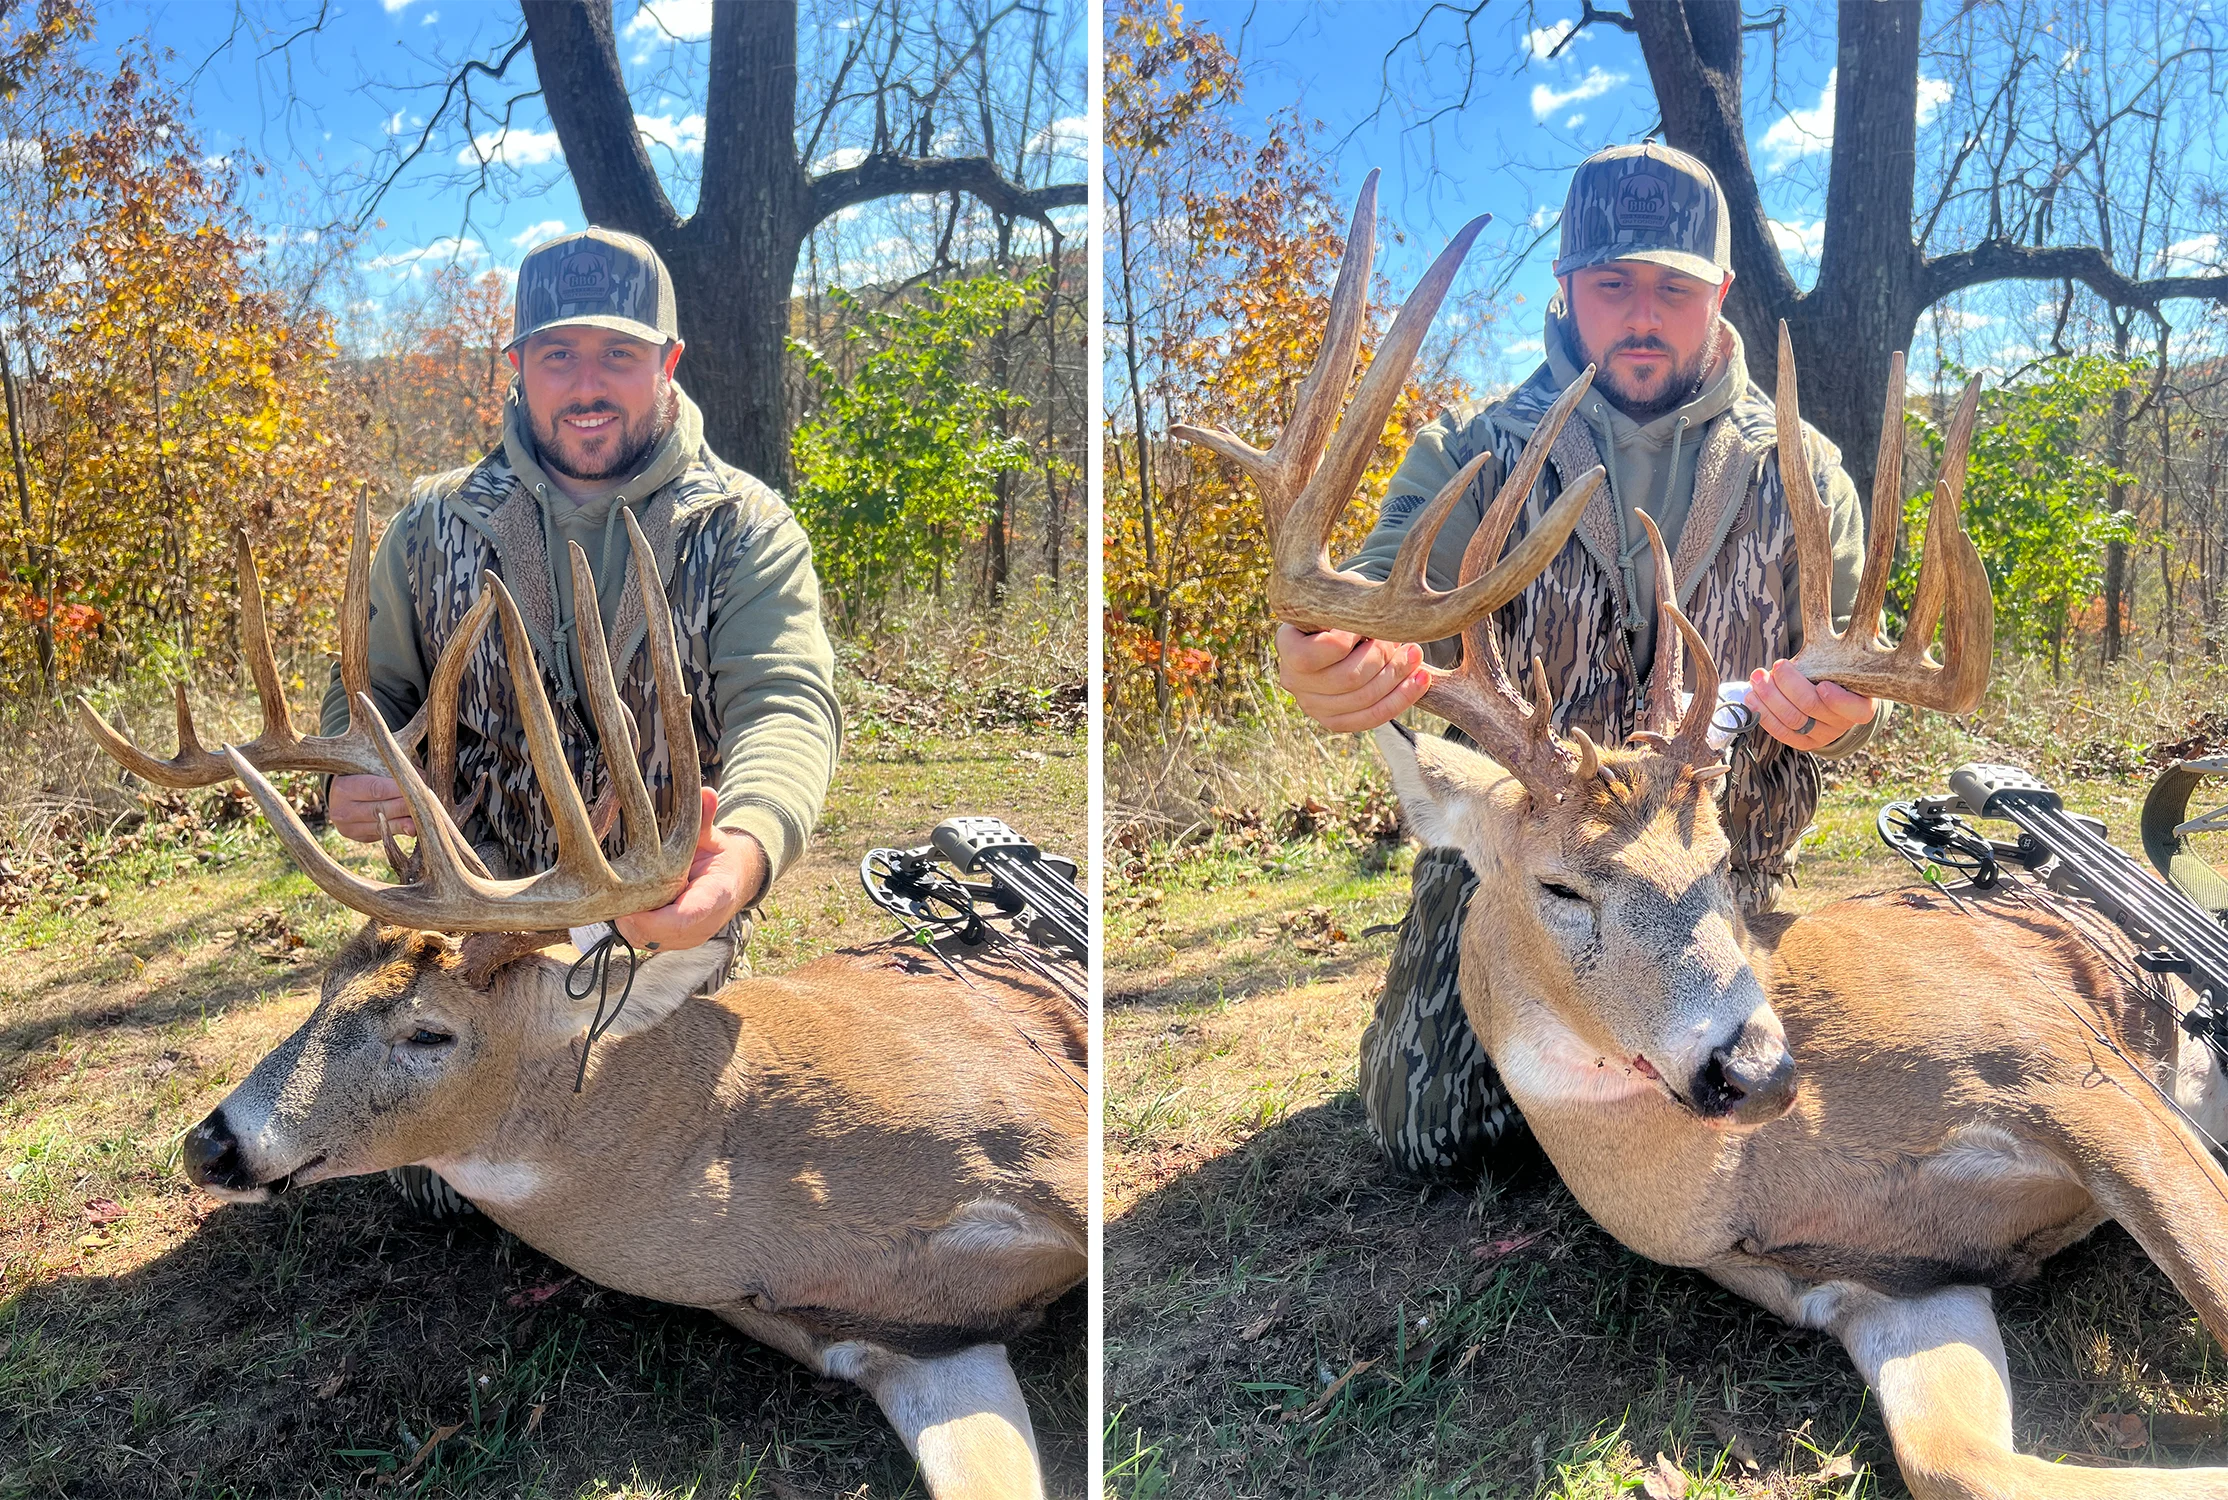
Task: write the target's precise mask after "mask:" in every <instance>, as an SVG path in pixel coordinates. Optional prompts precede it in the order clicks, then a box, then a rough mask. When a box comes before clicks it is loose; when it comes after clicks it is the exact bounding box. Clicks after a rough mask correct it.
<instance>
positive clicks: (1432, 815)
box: [1372, 722, 1508, 864]
mask: <svg viewBox="0 0 2228 1500" xmlns="http://www.w3.org/2000/svg"><path fill="white" fill-rule="evenodd" d="M1372 738H1374V739H1375V740H1376V741H1377V750H1378V753H1379V754H1381V755H1383V756H1384V757H1385V766H1386V768H1387V769H1388V770H1390V771H1391V772H1392V783H1393V791H1394V792H1395V793H1396V794H1398V796H1399V797H1400V816H1401V818H1402V820H1403V821H1404V822H1405V823H1406V824H1407V826H1408V831H1409V832H1410V833H1412V834H1414V835H1415V836H1416V838H1417V839H1418V840H1419V841H1421V842H1422V844H1423V845H1424V847H1426V848H1428V849H1457V850H1460V851H1461V852H1462V853H1464V854H1466V855H1468V856H1469V857H1470V861H1471V863H1472V864H1476V863H1477V861H1478V858H1479V855H1480V854H1481V852H1482V850H1481V849H1480V848H1479V845H1480V843H1481V840H1480V837H1479V834H1480V823H1479V820H1478V817H1477V814H1478V813H1480V812H1483V811H1484V810H1485V806H1486V800H1487V795H1488V791H1489V789H1490V788H1491V787H1493V786H1494V785H1495V784H1496V783H1498V782H1502V781H1506V780H1507V779H1508V772H1506V771H1504V770H1502V769H1501V767H1500V766H1499V765H1497V764H1496V763H1495V762H1493V761H1492V760H1491V759H1489V758H1488V757H1486V756H1483V755H1480V754H1479V753H1478V752H1477V751H1475V750H1472V749H1470V748H1469V747H1468V746H1466V745H1461V744H1458V743H1456V742H1455V741H1453V740H1450V739H1443V738H1441V737H1439V736H1437V735H1430V736H1425V735H1419V734H1417V733H1416V732H1415V731H1414V730H1412V729H1410V728H1408V727H1407V726H1406V725H1404V724H1400V723H1397V722H1396V723H1392V724H1385V725H1381V726H1379V727H1378V728H1377V729H1376V730H1374V731H1372Z"/></svg>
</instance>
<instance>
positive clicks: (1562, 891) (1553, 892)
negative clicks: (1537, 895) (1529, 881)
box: [1539, 880, 1586, 901]
mask: <svg viewBox="0 0 2228 1500" xmlns="http://www.w3.org/2000/svg"><path fill="white" fill-rule="evenodd" d="M1539 888H1540V889H1541V890H1543V891H1545V892H1547V894H1548V895H1550V896H1553V897H1554V898H1555V899H1556V900H1558V901H1583V900H1585V899H1586V898H1585V897H1584V896H1581V895H1580V894H1578V892H1576V891H1574V890H1572V889H1571V888H1570V887H1569V886H1567V885H1557V884H1556V883H1555V882H1554V881H1552V880H1543V881H1541V882H1540V883H1539Z"/></svg>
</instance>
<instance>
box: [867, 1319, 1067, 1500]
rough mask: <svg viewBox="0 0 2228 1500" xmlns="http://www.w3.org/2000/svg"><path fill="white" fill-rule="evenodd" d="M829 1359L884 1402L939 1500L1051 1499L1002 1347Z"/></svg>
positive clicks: (869, 1349) (870, 1348) (884, 1408)
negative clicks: (930, 1355)
mask: <svg viewBox="0 0 2228 1500" xmlns="http://www.w3.org/2000/svg"><path fill="white" fill-rule="evenodd" d="M823 1362H824V1365H825V1367H826V1369H827V1371H828V1373H829V1374H831V1375H837V1376H841V1377H843V1378H845V1379H848V1380H855V1381H857V1382H858V1383H859V1384H860V1385H862V1386H864V1387H865V1388H866V1390H867V1393H868V1394H869V1395H871V1396H873V1397H874V1399H875V1401H876V1402H878V1403H879V1404H880V1405H881V1408H882V1411H883V1413H884V1414H885V1415H886V1416H888V1417H889V1419H890V1425H891V1426H893V1427H895V1428H896V1429H897V1435H898V1436H899V1437H900V1438H902V1439H904V1442H905V1447H906V1449H907V1451H909V1452H910V1453H911V1454H912V1455H913V1457H914V1458H915V1459H917V1460H919V1462H920V1466H921V1478H922V1480H923V1481H924V1482H926V1484H927V1485H928V1492H929V1494H931V1495H933V1496H934V1497H935V1500H1044V1480H1043V1477H1042V1475H1041V1474H1040V1473H1039V1470H1038V1460H1037V1438H1036V1434H1035V1432H1034V1431H1032V1430H1031V1428H1030V1426H1029V1408H1028V1406H1027V1405H1026V1404H1025V1403H1024V1402H1023V1401H1022V1399H1021V1385H1020V1383H1019V1382H1018V1381H1016V1380H1015V1379H1014V1375H1013V1366H1012V1365H1010V1364H1008V1363H1007V1361H1006V1349H1005V1346H1004V1345H1003V1344H977V1345H975V1346H974V1347H973V1348H971V1349H962V1350H960V1351H959V1352H958V1353H957V1354H945V1355H940V1356H937V1357H935V1358H930V1359H920V1358H915V1357H913V1356H911V1355H906V1354H897V1353H893V1352H891V1351H889V1350H886V1349H877V1348H875V1347H874V1346H873V1345H870V1344H862V1343H846V1344H837V1345H835V1346H833V1347H831V1348H830V1349H829V1350H828V1351H827V1353H826V1355H825V1356H824V1357H823Z"/></svg>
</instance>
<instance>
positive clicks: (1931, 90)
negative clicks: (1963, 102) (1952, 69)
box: [1919, 76, 1957, 126]
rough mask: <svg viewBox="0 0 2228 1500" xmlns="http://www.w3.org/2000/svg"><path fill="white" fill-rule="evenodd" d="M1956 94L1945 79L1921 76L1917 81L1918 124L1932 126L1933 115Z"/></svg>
mask: <svg viewBox="0 0 2228 1500" xmlns="http://www.w3.org/2000/svg"><path fill="white" fill-rule="evenodd" d="M1956 92H1957V90H1956V89H1955V88H1953V87H1951V86H1950V81H1949V80H1948V79H1947V78H1927V77H1923V76H1922V77H1921V78H1920V79H1919V124H1920V125H1922V126H1924V125H1930V124H1932V123H1933V121H1934V117H1935V115H1937V114H1939V113H1940V112H1941V109H1942V106H1943V105H1945V104H1947V103H1949V102H1950V98H1951V96H1952V95H1954V94H1956Z"/></svg>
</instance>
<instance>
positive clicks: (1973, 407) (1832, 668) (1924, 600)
mask: <svg viewBox="0 0 2228 1500" xmlns="http://www.w3.org/2000/svg"><path fill="white" fill-rule="evenodd" d="M1785 339H1786V335H1785V330H1784V328H1782V331H1781V349H1782V361H1781V366H1780V382H1781V384H1780V389H1781V392H1782V393H1783V395H1784V394H1786V393H1789V392H1790V391H1791V389H1792V384H1791V382H1792V379H1793V377H1792V375H1791V374H1790V367H1789V364H1788V363H1787V361H1786V358H1785V353H1784V351H1785V348H1786V342H1785ZM1891 380H1892V381H1893V384H1894V387H1895V389H1894V390H1893V391H1891V392H1890V393H1889V398H1888V413H1889V417H1890V420H1891V423H1892V424H1894V425H1898V426H1899V425H1900V416H1901V400H1900V392H1901V389H1902V362H1901V361H1900V359H1899V360H1897V361H1896V362H1895V364H1894V366H1893V372H1892V374H1891ZM1979 414H1980V381H1979V380H1978V379H1975V380H1973V381H1971V382H1969V383H1968V384H1967V385H1966V387H1965V390H1964V392H1963V394H1962V395H1961V396H1960V397H1959V398H1958V403H1957V410H1956V413H1955V415H1953V416H1952V418H1951V419H1950V425H1949V431H1948V433H1947V434H1946V437H1945V440H1944V445H1943V452H1942V470H1941V475H1940V477H1939V478H1938V479H1937V480H1936V482H1935V486H1934V505H1933V509H1932V512H1931V513H1930V515H1929V516H1928V518H1927V527H1926V555H1925V559H1924V561H1923V562H1922V563H1921V564H1920V567H1919V580H1918V588H1917V590H1916V591H1915V593H1914V595H1913V597H1912V600H1911V607H1910V610H1909V612H1908V614H1907V616H1906V619H1905V623H1904V630H1903V639H1902V640H1901V641H1900V642H1899V643H1898V644H1897V645H1896V647H1895V648H1894V649H1893V650H1892V651H1889V650H1883V649H1881V648H1880V647H1879V646H1878V645H1877V644H1876V640H1877V636H1878V633H1879V610H1880V601H1881V599H1882V598H1883V596H1884V595H1885V592H1886V588H1887V583H1886V575H1887V565H1888V562H1889V560H1890V558H1891V556H1892V553H1893V550H1894V543H1895V536H1894V532H1895V531H1896V530H1898V529H1900V523H1901V515H1900V512H1901V508H1902V507H1901V502H1900V500H1899V499H1898V498H1897V493H1898V491H1899V490H1900V488H1901V486H1900V482H1899V481H1898V480H1897V479H1896V478H1895V476H1894V474H1893V472H1892V471H1891V470H1890V467H1889V456H1890V453H1891V444H1890V441H1889V439H1888V438H1887V436H1886V435H1885V434H1883V436H1882V440H1881V445H1880V451H1881V455H1882V459H1881V473H1880V475H1879V477H1878V478H1877V480H1876V481H1875V484H1874V490H1873V517H1872V535H1871V539H1870V545H1869V547H1868V549H1867V558H1866V563H1865V576H1864V580H1863V582H1862V583H1861V584H1859V586H1858V590H1857V598H1856V600H1855V602H1854V606H1853V608H1852V610H1851V613H1850V619H1849V628H1848V629H1847V630H1846V631H1844V632H1840V633H1836V632H1835V631H1834V630H1833V629H1832V628H1831V624H1830V610H1831V604H1830V601H1829V599H1828V597H1827V590H1828V589H1829V588H1830V587H1831V584H1830V582H1829V581H1827V577H1826V575H1827V572H1828V568H1829V566H1830V559H1829V558H1828V556H1827V543H1826V540H1825V536H1824V532H1825V529H1826V519H1825V513H1824V507H1823V505H1816V506H1811V507H1808V508H1807V509H1808V514H1809V516H1810V522H1809V523H1808V524H1810V525H1812V526H1813V527H1815V530H1816V533H1817V534H1816V537H1815V539H1814V540H1812V539H1809V538H1808V537H1807V535H1806V532H1805V529H1804V528H1805V524H1806V523H1805V521H1804V519H1803V517H1804V514H1805V511H1806V507H1805V505H1804V504H1803V502H1802V499H1801V498H1800V496H1798V493H1797V478H1796V475H1795V473H1794V471H1793V470H1792V469H1790V468H1789V467H1788V466H1787V464H1786V462H1785V460H1784V459H1782V461H1781V465H1780V469H1781V474H1782V476H1783V477H1784V479H1785V481H1786V487H1787V492H1788V507H1789V511H1790V513H1791V515H1792V516H1793V517H1794V519H1795V534H1796V546H1797V549H1798V552H1799V554H1800V563H1801V567H1802V589H1803V619H1804V640H1803V648H1802V650H1801V651H1800V652H1798V653H1797V654H1796V656H1795V667H1796V669H1797V670H1799V671H1801V672H1802V673H1803V674H1804V675H1805V676H1807V677H1809V678H1810V679H1811V680H1812V681H1814V682H1816V681H1832V682H1836V683H1839V684H1840V685H1841V686H1843V687H1846V688H1849V689H1851V690H1852V691H1855V692H1859V693H1866V694H1869V695H1871V696H1872V697H1875V698H1892V699H1894V700H1896V701H1897V702H1899V703H1910V704H1915V705H1917V706H1918V707H1921V708H1934V709H1940V710H1942V711H1943V712H1945V713H1966V712H1968V711H1970V710H1971V709H1972V707H1973V706H1974V705H1975V704H1977V703H1979V702H1980V699H1981V695H1982V694H1983V693H1985V692H1986V691H1987V689H1988V668H1989V652H1990V649H1991V645H1992V642H1993V640H1994V636H1995V626H1996V612H1995V604H1994V601H1993V600H1992V599H1991V598H1990V596H1989V589H1988V570H1987V568H1986V567H1985V566H1984V565H1983V564H1982V562H1981V559H1980V550H1979V549H1978V548H1976V547H1975V546H1974V545H1973V542H1972V538H1970V537H1968V536H1967V535H1966V534H1965V531H1964V527H1963V524H1962V520H1961V517H1960V513H1959V501H1960V500H1961V499H1962V497H1963V495H1964V492H1965V468H1966V462H1967V459H1968V458H1969V456H1970V454H1971V451H1972V441H1973V428H1974V425H1975V423H1976V422H1977V421H1978V419H1979ZM1787 420H1788V417H1787V414H1786V412H1785V410H1784V409H1783V410H1782V412H1781V414H1780V422H1781V432H1782V434H1783V437H1784V434H1785V432H1786V430H1787V429H1786V423H1787ZM1782 451H1783V452H1784V451H1785V450H1784V449H1783V450H1782ZM1892 451H1893V455H1894V459H1895V466H1896V467H1897V468H1900V465H1901V440H1900V438H1898V439H1896V440H1895V442H1894V444H1893V445H1892ZM1802 486H1803V490H1804V492H1805V493H1807V494H1809V495H1810V496H1812V497H1813V498H1814V497H1815V494H1816V491H1815V489H1814V488H1812V487H1810V486H1809V481H1808V476H1807V475H1805V476H1803V478H1802ZM1883 497H1885V498H1883ZM1883 512H1885V513H1884V514H1883ZM1813 552H1815V554H1816V571H1817V574H1818V576H1819V581H1818V582H1817V583H1816V584H1815V585H1814V584H1813V582H1812V575H1813V557H1812V554H1813ZM1814 596H1815V597H1814ZM1820 615H1825V616H1826V617H1827V620H1828V623H1826V624H1824V625H1820V624H1818V623H1816V621H1817V618H1818V616H1820ZM1937 624H1938V625H1939V626H1940V628H1941V633H1942V655H1941V657H1940V658H1939V659H1938V660H1937V659H1936V658H1934V657H1932V656H1930V655H1929V654H1928V652H1929V648H1930V647H1931V646H1932V644H1933V641H1934V634H1935V628H1936V626H1937Z"/></svg>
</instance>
